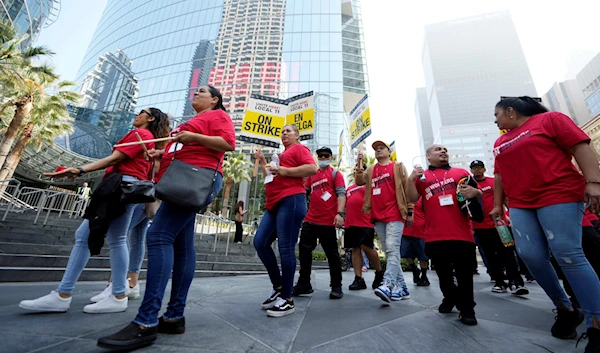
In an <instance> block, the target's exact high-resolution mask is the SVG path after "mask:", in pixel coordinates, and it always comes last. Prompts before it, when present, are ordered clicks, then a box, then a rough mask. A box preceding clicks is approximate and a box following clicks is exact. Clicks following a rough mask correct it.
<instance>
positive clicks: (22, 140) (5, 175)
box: [0, 123, 34, 194]
mask: <svg viewBox="0 0 600 353" xmlns="http://www.w3.org/2000/svg"><path fill="white" fill-rule="evenodd" d="M33 127H34V124H33V123H28V124H27V126H25V128H24V129H23V132H22V133H21V136H19V139H18V140H17V143H16V144H15V147H14V148H13V149H12V150H11V151H10V154H9V155H8V157H7V158H6V162H5V163H4V165H3V166H2V169H0V180H5V179H9V178H12V176H13V175H14V174H15V169H16V168H17V165H18V164H19V161H20V160H21V156H22V155H23V151H24V150H25V146H27V144H28V143H29V141H30V140H31V133H32V131H33ZM7 186H8V184H7V183H3V184H2V185H0V194H3V193H4V191H5V190H6V188H7Z"/></svg>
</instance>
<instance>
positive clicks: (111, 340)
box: [98, 322, 157, 351]
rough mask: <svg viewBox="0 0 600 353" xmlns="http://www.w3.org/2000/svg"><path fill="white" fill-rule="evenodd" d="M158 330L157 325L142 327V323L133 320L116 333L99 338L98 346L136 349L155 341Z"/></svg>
mask: <svg viewBox="0 0 600 353" xmlns="http://www.w3.org/2000/svg"><path fill="white" fill-rule="evenodd" d="M156 332H157V328H156V327H149V328H146V329H142V328H140V325H138V324H135V323H133V322H132V323H130V324H129V325H127V326H126V327H125V328H124V329H122V330H121V331H119V332H117V333H115V334H112V335H110V336H106V337H101V338H99V339H98V346H100V347H102V348H108V349H118V350H123V351H129V350H134V349H138V348H142V347H146V346H149V345H151V344H152V343H154V341H156V336H157V334H156Z"/></svg>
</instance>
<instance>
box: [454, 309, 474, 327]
mask: <svg viewBox="0 0 600 353" xmlns="http://www.w3.org/2000/svg"><path fill="white" fill-rule="evenodd" d="M458 317H459V318H460V322H462V323H463V324H465V325H467V326H475V325H477V319H476V318H475V312H474V311H472V310H470V311H461V312H460V315H459V316H458Z"/></svg>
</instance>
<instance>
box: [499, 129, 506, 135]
mask: <svg viewBox="0 0 600 353" xmlns="http://www.w3.org/2000/svg"><path fill="white" fill-rule="evenodd" d="M507 131H508V130H506V129H500V135H504V134H506V132H507Z"/></svg>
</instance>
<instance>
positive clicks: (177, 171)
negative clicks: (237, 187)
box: [156, 145, 221, 212]
mask: <svg viewBox="0 0 600 353" xmlns="http://www.w3.org/2000/svg"><path fill="white" fill-rule="evenodd" d="M176 153H177V145H175V150H174V151H173V158H172V159H171V164H170V165H169V168H167V171H166V172H165V174H164V175H163V176H162V177H161V178H160V180H159V181H158V183H157V184H156V198H158V199H160V200H162V201H164V202H168V203H170V204H172V205H175V206H177V207H180V208H183V209H186V210H190V211H195V212H198V211H200V210H201V209H202V208H204V207H205V206H206V200H207V199H208V197H209V196H210V191H211V189H212V187H213V184H214V182H215V180H216V178H217V173H218V172H219V164H220V163H221V160H220V159H218V158H216V157H215V158H216V159H217V165H216V167H215V170H212V169H207V168H201V167H196V166H194V165H191V164H189V163H185V162H182V161H180V160H178V159H175V154H176Z"/></svg>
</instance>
